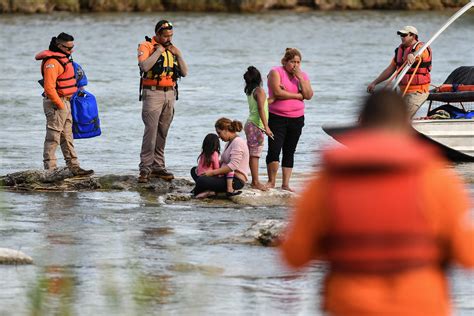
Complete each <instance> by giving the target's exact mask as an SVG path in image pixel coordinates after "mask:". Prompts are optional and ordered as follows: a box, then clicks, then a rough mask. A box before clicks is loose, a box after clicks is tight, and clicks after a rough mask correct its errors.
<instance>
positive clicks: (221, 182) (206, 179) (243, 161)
mask: <svg viewBox="0 0 474 316" xmlns="http://www.w3.org/2000/svg"><path fill="white" fill-rule="evenodd" d="M214 126H215V128H216V133H217V135H219V138H220V139H222V140H223V141H224V142H226V143H227V144H226V146H225V148H224V151H223V152H222V154H221V160H220V165H221V166H220V168H219V169H214V170H208V171H206V172H205V173H204V174H202V176H200V177H198V178H196V179H195V181H196V187H195V188H194V195H195V196H198V195H199V197H207V196H211V195H215V194H216V193H218V192H228V190H227V184H226V177H222V176H220V175H226V174H228V173H231V172H234V179H233V182H232V187H233V189H234V190H240V189H242V188H243V187H244V184H245V183H246V182H247V180H248V178H247V175H248V174H249V172H250V169H249V149H248V147H247V143H246V141H245V140H243V139H242V138H240V137H239V135H238V134H237V133H238V132H240V131H242V123H241V122H239V121H231V120H230V119H228V118H225V117H223V118H220V119H218V120H217V122H216V124H215V125H214ZM219 176H220V177H219ZM203 192H207V194H201V193H203Z"/></svg>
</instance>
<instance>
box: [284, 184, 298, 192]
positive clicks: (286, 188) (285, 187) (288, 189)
mask: <svg viewBox="0 0 474 316" xmlns="http://www.w3.org/2000/svg"><path fill="white" fill-rule="evenodd" d="M281 189H282V190H285V191H290V192H293V193H294V192H295V190H293V189H292V188H290V187H289V186H287V185H282V186H281Z"/></svg>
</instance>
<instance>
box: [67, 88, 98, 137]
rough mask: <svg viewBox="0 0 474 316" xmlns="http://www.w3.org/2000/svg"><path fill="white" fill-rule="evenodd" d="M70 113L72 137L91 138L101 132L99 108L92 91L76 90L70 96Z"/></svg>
mask: <svg viewBox="0 0 474 316" xmlns="http://www.w3.org/2000/svg"><path fill="white" fill-rule="evenodd" d="M71 114H72V134H73V136H74V139H79V138H91V137H96V136H99V135H100V134H101V130H100V119H99V108H98V107H97V101H96V99H95V96H94V95H93V94H92V93H90V92H88V91H86V90H78V91H77V92H76V93H75V94H74V95H73V96H72V97H71Z"/></svg>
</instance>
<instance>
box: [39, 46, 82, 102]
mask: <svg viewBox="0 0 474 316" xmlns="http://www.w3.org/2000/svg"><path fill="white" fill-rule="evenodd" d="M41 59H42V63H41V75H42V76H43V78H44V64H45V63H46V62H47V61H48V60H49V59H55V60H57V61H58V62H59V63H60V64H61V66H62V67H63V69H64V71H63V73H62V74H60V75H59V76H58V78H57V79H56V91H57V92H58V94H59V95H60V96H65V97H69V96H72V95H73V94H74V93H75V92H76V91H77V82H76V76H75V73H74V66H73V64H72V60H70V59H69V58H68V57H67V56H66V55H64V54H60V53H54V52H49V51H48V52H46V53H45V55H44V57H43V58H41Z"/></svg>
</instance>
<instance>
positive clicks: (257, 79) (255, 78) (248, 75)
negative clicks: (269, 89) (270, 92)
mask: <svg viewBox="0 0 474 316" xmlns="http://www.w3.org/2000/svg"><path fill="white" fill-rule="evenodd" d="M244 80H245V88H244V91H245V94H246V95H250V94H251V93H252V91H253V90H255V88H257V87H260V86H261V85H262V75H261V74H260V71H258V69H257V68H255V67H254V66H249V67H248V68H247V71H246V72H245V73H244Z"/></svg>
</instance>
